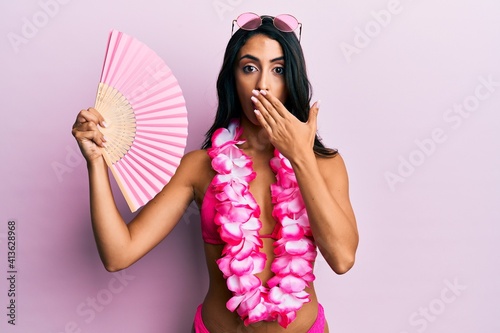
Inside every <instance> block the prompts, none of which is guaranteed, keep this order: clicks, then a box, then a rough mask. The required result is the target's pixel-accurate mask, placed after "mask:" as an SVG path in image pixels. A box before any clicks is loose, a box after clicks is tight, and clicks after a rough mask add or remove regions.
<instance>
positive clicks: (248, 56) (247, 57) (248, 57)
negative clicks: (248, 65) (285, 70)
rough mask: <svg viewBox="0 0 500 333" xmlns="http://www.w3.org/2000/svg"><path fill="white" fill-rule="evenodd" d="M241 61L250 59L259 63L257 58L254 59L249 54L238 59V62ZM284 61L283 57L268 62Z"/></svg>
mask: <svg viewBox="0 0 500 333" xmlns="http://www.w3.org/2000/svg"><path fill="white" fill-rule="evenodd" d="M243 59H251V60H254V61H258V62H260V59H259V58H257V57H255V56H253V55H250V54H245V55H244V56H242V57H241V58H240V60H239V61H241V60H243ZM284 59H285V56H281V57H277V58H274V59H271V61H270V62H275V61H279V60H284Z"/></svg>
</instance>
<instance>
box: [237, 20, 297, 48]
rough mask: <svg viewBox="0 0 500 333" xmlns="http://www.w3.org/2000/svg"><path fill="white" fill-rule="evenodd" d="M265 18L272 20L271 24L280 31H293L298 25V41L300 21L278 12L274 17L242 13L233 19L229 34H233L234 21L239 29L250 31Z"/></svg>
mask: <svg viewBox="0 0 500 333" xmlns="http://www.w3.org/2000/svg"><path fill="white" fill-rule="evenodd" d="M265 18H269V19H271V20H273V25H274V26H275V27H276V29H278V30H279V31H282V32H293V31H295V30H296V29H297V28H298V27H300V30H299V42H300V37H301V35H302V23H299V21H298V20H297V19H296V18H295V17H294V16H292V15H290V14H280V15H278V16H276V17H273V16H267V15H265V16H262V17H261V16H259V15H257V14H255V13H243V14H241V15H240V16H238V17H237V18H236V20H233V25H232V27H231V35H232V34H233V31H234V23H236V24H238V26H239V27H240V29H243V30H247V31H251V30H255V29H257V28H258V27H260V26H261V25H262V19H265Z"/></svg>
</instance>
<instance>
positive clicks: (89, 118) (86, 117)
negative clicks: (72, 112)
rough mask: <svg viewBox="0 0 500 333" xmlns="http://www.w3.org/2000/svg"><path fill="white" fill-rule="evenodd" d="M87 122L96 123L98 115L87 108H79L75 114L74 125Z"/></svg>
mask: <svg viewBox="0 0 500 333" xmlns="http://www.w3.org/2000/svg"><path fill="white" fill-rule="evenodd" d="M87 122H90V123H94V124H98V123H99V117H98V116H97V115H96V114H94V113H93V112H91V111H89V109H87V110H81V111H80V112H79V113H78V115H77V116H76V121H75V125H74V126H78V125H81V124H84V123H87Z"/></svg>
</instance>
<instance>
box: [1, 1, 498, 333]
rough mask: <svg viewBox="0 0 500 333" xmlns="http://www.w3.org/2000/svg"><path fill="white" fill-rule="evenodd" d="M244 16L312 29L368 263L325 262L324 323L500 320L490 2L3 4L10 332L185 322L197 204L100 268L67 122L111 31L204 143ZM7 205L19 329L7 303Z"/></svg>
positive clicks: (196, 299)
mask: <svg viewBox="0 0 500 333" xmlns="http://www.w3.org/2000/svg"><path fill="white" fill-rule="evenodd" d="M245 11H254V12H256V13H259V14H271V15H276V14H280V13H291V14H294V15H295V16H297V17H298V18H299V20H300V21H301V22H302V23H303V33H302V46H303V48H304V52H305V55H306V60H307V63H308V70H309V74H310V79H311V81H312V84H313V87H314V100H316V99H321V100H322V108H321V110H320V114H319V119H320V128H319V130H320V134H321V136H322V137H323V139H324V141H325V143H326V144H327V145H329V146H333V147H337V148H338V149H339V150H340V152H341V153H342V154H343V156H344V158H345V160H346V163H347V166H348V169H349V172H350V180H351V198H352V203H353V206H354V208H355V211H356V213H357V218H358V223H359V230H360V235H361V239H360V246H359V251H358V257H357V263H356V265H355V267H354V268H353V269H352V270H351V271H350V272H349V273H348V274H346V275H344V276H336V275H335V274H334V273H333V272H332V271H331V270H330V269H329V268H328V267H327V265H326V263H325V262H324V260H319V261H318V263H317V267H316V274H317V282H316V287H317V289H318V292H319V295H320V301H321V302H322V303H323V305H324V306H325V309H326V316H327V319H328V321H329V324H330V329H331V331H332V332H343V333H348V332H352V333H358V332H380V333H382V332H383V333H414V332H419V333H420V332H443V333H449V332H455V333H469V332H488V333H493V332H500V323H499V321H498V318H497V315H498V310H499V309H500V305H499V297H500V279H499V278H498V276H499V273H500V269H499V263H500V262H499V259H498V252H499V250H500V248H499V245H498V239H500V224H499V222H500V210H499V209H498V205H499V202H500V186H499V185H500V171H499V170H500V154H499V151H500V135H499V133H498V132H499V130H500V116H499V115H498V110H499V107H500V62H499V59H500V43H499V40H500V39H499V36H500V20H499V19H498V16H499V13H500V3H499V2H498V1H497V0H482V1H473V0H459V1H454V2H449V1H429V0H427V1H426V0H419V1H412V0H400V1H397V0H383V1H379V0H377V1H375V0H373V1H368V0H362V1H352V2H348V1H338V0H334V1H320V0H313V1H307V2H306V1H299V0H286V1H285V0H273V1H264V0H251V1H250V0H209V1H201V0H188V1H175V2H174V1H159V0H157V1H153V0H145V1H140V2H139V1H129V0H127V1H106V2H104V1H96V0H89V1H68V0H64V1H63V0H40V1H35V0H26V1H2V2H1V4H0V13H2V14H1V15H2V20H0V27H1V29H0V30H1V34H2V38H1V39H0V54H1V57H2V64H3V65H2V71H1V79H0V80H1V81H0V85H1V86H0V88H1V91H2V97H3V98H2V109H3V111H2V120H3V121H2V130H1V131H0V139H1V140H0V145H1V146H0V147H1V156H2V157H1V163H0V174H1V175H2V185H1V187H0V191H1V192H0V221H1V224H0V248H1V251H0V253H1V257H0V272H1V273H0V276H1V277H2V278H1V280H2V282H1V283H0V308H1V309H3V310H2V313H1V316H0V318H2V319H1V320H0V331H1V332H7V333H10V332H22V333H61V332H89V333H90V332H92V333H100V332H126V333H128V332H134V333H135V332H148V333H163V332H188V331H189V330H190V327H191V324H192V318H193V315H194V312H195V308H196V306H197V305H198V304H199V303H201V302H202V300H203V297H204V293H205V290H206V287H207V274H206V271H205V262H204V258H203V254H202V240H201V234H200V228H199V221H198V214H197V212H196V210H195V209H194V208H193V207H192V206H191V207H190V208H189V209H188V211H187V214H186V215H185V216H184V218H183V220H182V221H181V222H180V223H179V224H178V226H177V227H176V228H175V230H174V231H173V232H172V234H171V235H170V236H169V237H168V238H167V239H166V240H165V241H163V242H162V243H161V244H160V245H159V246H158V247H157V248H155V249H154V250H153V251H152V252H151V253H150V254H148V255H147V256H146V257H145V258H143V259H142V260H141V261H140V262H138V263H137V264H135V265H134V266H132V267H130V268H129V269H127V270H125V272H121V273H115V274H110V273H108V272H106V271H105V270H104V268H103V266H102V264H101V262H100V260H99V258H98V255H97V251H96V247H95V243H94V240H93V237H92V232H91V227H90V222H89V207H88V186H87V174H86V168H85V163H83V160H82V158H81V157H80V155H79V153H78V151H77V146H76V143H75V142H74V139H73V138H72V136H71V134H70V128H71V125H72V123H73V122H74V119H75V116H76V114H77V112H78V111H79V110H80V109H82V108H87V107H89V106H91V105H93V103H94V98H95V92H96V88H97V82H98V79H99V74H100V73H99V72H100V69H101V65H102V60H103V56H104V48H105V43H106V40H107V35H108V32H109V31H110V30H111V29H112V28H115V29H119V30H122V31H124V32H126V33H128V34H131V35H133V36H135V37H137V38H139V39H140V40H142V41H143V42H145V43H147V44H148V45H149V46H150V47H151V48H153V49H154V50H155V51H156V52H157V53H158V54H159V55H161V56H162V57H163V58H164V59H165V61H166V62H167V64H169V66H170V67H171V69H172V70H173V71H174V74H175V75H176V76H177V78H178V80H179V82H180V84H181V86H182V87H183V90H184V95H185V98H186V101H187V106H188V109H189V121H190V124H189V132H190V137H189V139H188V148H187V150H193V149H196V148H197V147H199V145H200V143H201V140H202V136H203V133H204V132H205V131H206V129H207V128H208V127H207V126H208V125H209V123H210V122H211V119H212V117H213V115H214V108H215V105H216V99H215V89H214V86H215V79H216V76H217V73H218V71H219V68H220V64H221V61H222V56H223V51H224V47H225V45H226V43H227V41H228V38H229V37H230V28H231V20H232V19H233V18H235V17H236V16H237V15H238V14H239V13H241V12H245ZM30 27H31V29H30ZM33 28H34V29H33ZM16 41H17V42H16ZM487 81H490V83H485V82H487ZM460 109H461V110H462V111H460ZM115 189H116V187H115ZM116 197H117V201H118V204H119V206H120V208H121V211H122V212H123V213H124V215H125V216H126V218H127V219H128V218H130V217H131V215H130V214H129V213H128V208H127V206H126V204H125V202H124V200H123V199H122V197H121V195H120V194H119V193H118V192H117V196H116ZM10 219H15V220H16V221H17V248H18V253H17V265H18V271H19V273H18V276H17V298H16V301H17V303H16V304H17V321H16V324H17V325H16V326H11V325H8V324H7V317H6V315H5V314H6V306H7V304H8V303H7V302H8V297H7V289H8V286H7V284H6V279H5V276H6V275H7V273H6V272H7V255H6V248H7V222H8V221H9V220H10Z"/></svg>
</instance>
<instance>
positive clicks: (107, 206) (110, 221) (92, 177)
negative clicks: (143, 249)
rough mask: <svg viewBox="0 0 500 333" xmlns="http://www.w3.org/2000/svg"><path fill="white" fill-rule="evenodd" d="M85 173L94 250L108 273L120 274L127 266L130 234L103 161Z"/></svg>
mask: <svg viewBox="0 0 500 333" xmlns="http://www.w3.org/2000/svg"><path fill="white" fill-rule="evenodd" d="M88 172H89V185H90V210H91V218H92V229H93V231H94V237H95V241H96V244H97V249H98V251H99V255H100V257H101V260H102V262H103V264H104V266H105V267H106V269H107V270H110V271H115V270H119V269H121V268H124V266H126V264H125V258H124V254H125V253H127V251H126V248H127V245H129V244H130V240H131V237H130V232H129V229H128V227H127V225H126V223H125V222H124V220H123V218H122V217H121V215H120V213H119V211H118V209H117V207H116V204H115V201H114V198H113V193H112V191H111V185H110V182H109V176H108V170H107V166H106V163H105V161H104V159H103V158H99V159H97V160H96V161H93V162H91V163H89V164H88Z"/></svg>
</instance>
